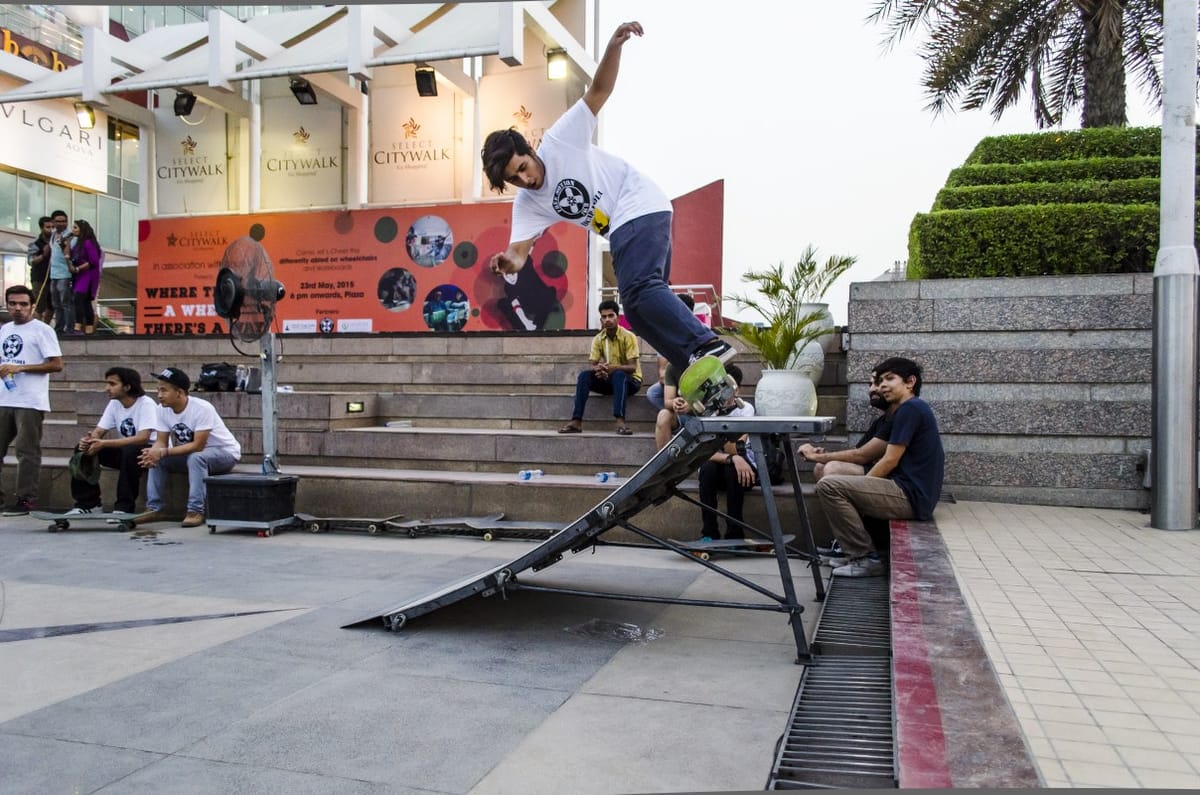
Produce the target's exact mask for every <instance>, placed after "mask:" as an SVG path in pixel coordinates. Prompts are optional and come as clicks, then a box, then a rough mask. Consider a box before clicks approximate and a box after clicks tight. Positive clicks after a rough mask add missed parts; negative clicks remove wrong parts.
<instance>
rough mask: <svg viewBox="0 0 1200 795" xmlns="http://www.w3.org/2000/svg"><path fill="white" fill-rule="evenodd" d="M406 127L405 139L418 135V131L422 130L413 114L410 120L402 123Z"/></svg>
mask: <svg viewBox="0 0 1200 795" xmlns="http://www.w3.org/2000/svg"><path fill="white" fill-rule="evenodd" d="M400 126H401V127H403V128H404V140H406V141H408V140H411V139H413V138H416V137H417V133H419V132H420V131H421V125H420V124H418V123H417V120H416V119H414V118H413V117H412V116H409V117H408V121H406V122H404V124H401V125H400Z"/></svg>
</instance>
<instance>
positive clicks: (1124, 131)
mask: <svg viewBox="0 0 1200 795" xmlns="http://www.w3.org/2000/svg"><path fill="white" fill-rule="evenodd" d="M1196 140H1197V142H1198V143H1200V136H1197V137H1196ZM1161 151H1162V129H1161V128H1158V127H1095V128H1091V129H1086V130H1060V131H1057V132H1044V133H1029V134H1024V135H997V136H994V137H992V138H984V139H983V140H982V141H980V142H979V144H978V145H976V147H975V150H974V151H973V152H971V154H970V155H968V156H967V159H966V163H967V165H977V164H987V163H1029V162H1033V161H1038V160H1081V159H1085V158H1091V157H1158V156H1159V154H1160V152H1161Z"/></svg>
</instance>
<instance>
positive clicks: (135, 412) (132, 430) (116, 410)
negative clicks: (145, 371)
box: [96, 395, 158, 441]
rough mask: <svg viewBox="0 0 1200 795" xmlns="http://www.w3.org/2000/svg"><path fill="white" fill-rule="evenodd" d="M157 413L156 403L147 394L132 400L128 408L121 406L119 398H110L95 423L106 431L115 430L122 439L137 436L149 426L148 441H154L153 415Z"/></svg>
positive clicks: (154, 417)
mask: <svg viewBox="0 0 1200 795" xmlns="http://www.w3.org/2000/svg"><path fill="white" fill-rule="evenodd" d="M157 413H158V404H157V403H155V402H154V398H152V397H150V396H149V395H142V396H141V397H139V398H138V399H137V400H135V401H133V404H132V405H131V406H129V408H126V407H125V406H122V405H121V401H119V400H110V401H108V405H107V406H105V407H104V413H103V414H101V415H100V421H99V422H98V423H96V427H97V428H103V429H104V430H106V431H112V430H115V431H116V432H117V435H118V436H120V437H121V438H123V439H128V438H129V437H130V436H137V435H138V434H139V433H141V432H142V431H144V430H146V429H147V428H149V429H150V441H154V438H155V427H154V426H155V425H156V424H157V419H156V416H155V415H156V414H157Z"/></svg>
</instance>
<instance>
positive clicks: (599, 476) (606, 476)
mask: <svg viewBox="0 0 1200 795" xmlns="http://www.w3.org/2000/svg"><path fill="white" fill-rule="evenodd" d="M616 479H617V473H616V472H597V473H596V482H597V483H608V482H609V481H612V480H616Z"/></svg>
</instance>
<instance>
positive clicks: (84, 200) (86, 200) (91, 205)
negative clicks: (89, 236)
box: [71, 191, 103, 242]
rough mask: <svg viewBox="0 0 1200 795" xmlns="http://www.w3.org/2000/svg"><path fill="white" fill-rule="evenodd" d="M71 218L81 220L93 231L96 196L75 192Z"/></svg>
mask: <svg viewBox="0 0 1200 795" xmlns="http://www.w3.org/2000/svg"><path fill="white" fill-rule="evenodd" d="M71 218H72V220H77V219H79V218H82V219H83V220H85V221H87V222H88V223H89V224H91V225H92V228H93V229H94V228H95V227H96V194H94V193H83V192H82V191H75V213H74V214H73V215H72V216H71ZM101 242H103V241H101Z"/></svg>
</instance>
